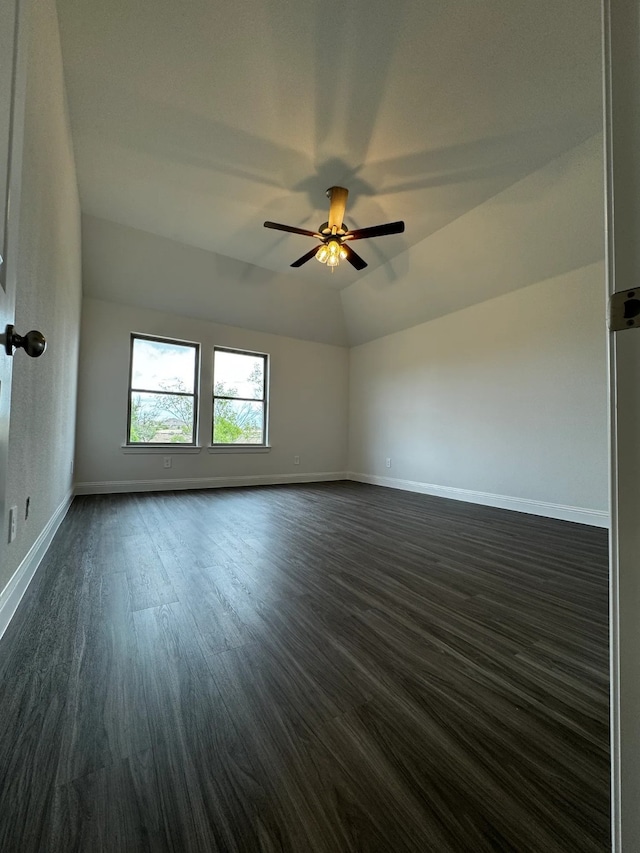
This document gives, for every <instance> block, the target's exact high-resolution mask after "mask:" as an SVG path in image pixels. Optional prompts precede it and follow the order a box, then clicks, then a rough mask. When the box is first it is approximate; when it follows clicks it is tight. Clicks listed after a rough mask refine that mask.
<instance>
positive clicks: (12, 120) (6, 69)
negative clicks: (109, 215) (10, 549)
mask: <svg viewBox="0 0 640 853" xmlns="http://www.w3.org/2000/svg"><path fill="white" fill-rule="evenodd" d="M26 7H27V0H3V2H1V3H0V255H1V256H2V263H1V264H0V335H4V330H5V326H6V325H7V323H13V320H14V311H15V296H16V287H17V247H18V225H19V213H20V179H21V171H22V142H23V127H24V105H25V82H26V81H25V74H26V62H25V39H26V34H25V30H26V14H27V10H26ZM12 364H13V359H12V358H10V357H8V356H6V355H5V354H4V337H2V347H1V348H0V519H2V531H0V535H1V536H3V537H6V536H7V533H8V526H7V508H6V498H7V496H6V482H7V465H8V450H9V421H10V415H11V375H12Z"/></svg>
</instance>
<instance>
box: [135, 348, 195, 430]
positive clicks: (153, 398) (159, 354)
mask: <svg viewBox="0 0 640 853" xmlns="http://www.w3.org/2000/svg"><path fill="white" fill-rule="evenodd" d="M198 359H199V347H198V344H191V343H185V342H184V341H171V340H166V339H164V338H151V337H146V336H144V335H131V372H130V375H129V418H128V423H127V444H195V440H196V417H197V411H198V394H197V390H196V389H197V387H198Z"/></svg>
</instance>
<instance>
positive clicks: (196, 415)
mask: <svg viewBox="0 0 640 853" xmlns="http://www.w3.org/2000/svg"><path fill="white" fill-rule="evenodd" d="M136 340H144V341H153V342H154V343H159V344H173V345H176V344H177V345H178V346H184V347H192V348H193V349H194V350H195V360H194V365H193V393H192V394H188V393H185V392H184V391H158V390H157V389H155V390H154V389H150V388H133V387H132V381H133V347H134V342H135V341H136ZM199 388H200V344H199V343H198V342H197V341H183V340H181V339H179V338H164V337H161V336H160V335H147V334H144V333H142V332H131V335H130V339H129V390H128V394H129V396H128V400H127V433H126V441H125V444H124V447H162V448H166V447H170V448H172V449H176V450H179V449H180V448H181V447H183V448H187V447H190V448H191V447H197V446H198V424H199V419H200V398H199V393H198V392H199ZM136 392H137V393H140V394H162V395H165V396H167V397H192V398H193V431H192V441H179V442H178V441H176V442H171V441H131V395H132V394H133V393H136Z"/></svg>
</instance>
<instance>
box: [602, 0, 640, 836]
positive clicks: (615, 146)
mask: <svg viewBox="0 0 640 853" xmlns="http://www.w3.org/2000/svg"><path fill="white" fill-rule="evenodd" d="M602 18H603V85H604V98H603V103H604V141H605V146H604V147H605V190H606V221H605V235H606V241H605V251H606V257H605V261H606V275H607V291H608V293H609V295H610V294H612V293H615V292H617V291H621V290H625V289H629V290H630V289H631V288H633V287H634V284H636V283H637V284H639V285H640V156H639V153H638V152H639V151H640V4H638V2H637V0H602ZM636 235H637V238H636ZM639 390H640V334H638V332H637V331H634V330H625V331H622V332H615V333H610V335H609V416H610V436H609V437H610V445H609V446H610V505H611V528H610V537H609V542H610V544H609V593H610V597H609V615H610V626H609V631H610V706H611V712H610V719H611V741H610V742H611V836H612V849H613V851H614V853H634V851H638V850H640V766H639V764H640V406H639V405H638V400H640V394H639V393H638V392H639Z"/></svg>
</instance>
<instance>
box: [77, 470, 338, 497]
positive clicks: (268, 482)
mask: <svg viewBox="0 0 640 853" xmlns="http://www.w3.org/2000/svg"><path fill="white" fill-rule="evenodd" d="M347 479H349V477H348V475H347V474H346V473H345V472H344V471H331V472H322V473H312V474H260V475H251V476H246V477H189V478H186V479H181V480H111V481H107V482H103V483H76V494H77V495H111V494H123V493H128V492H171V491H178V490H184V489H225V488H233V487H234V486H281V485H285V484H287V483H322V482H326V481H330V480H347Z"/></svg>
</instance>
